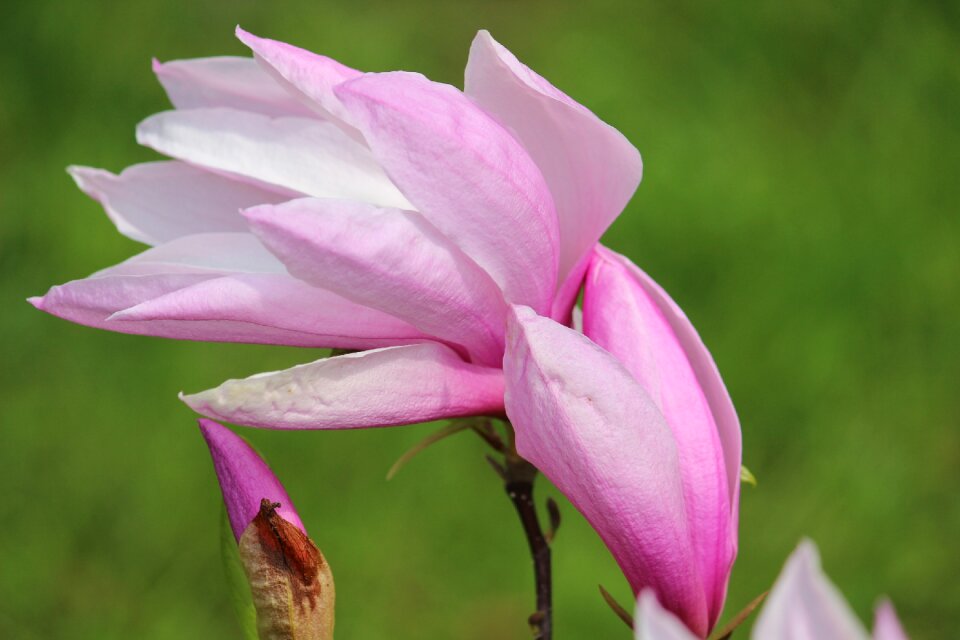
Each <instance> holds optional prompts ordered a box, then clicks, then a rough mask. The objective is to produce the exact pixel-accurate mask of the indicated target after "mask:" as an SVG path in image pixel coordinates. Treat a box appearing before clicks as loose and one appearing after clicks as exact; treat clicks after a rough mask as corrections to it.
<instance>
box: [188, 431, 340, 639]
mask: <svg viewBox="0 0 960 640" xmlns="http://www.w3.org/2000/svg"><path fill="white" fill-rule="evenodd" d="M200 431H201V432H202V433H203V437H204V439H205V440H206V441H207V445H208V446H209V447H210V456H211V457H212V458H213V466H214V469H215V470H216V472H217V479H218V480H219V481H220V489H221V491H222V492H223V502H224V504H225V505H226V508H227V516H228V518H229V519H230V528H231V529H232V531H233V534H234V537H235V538H236V540H237V544H238V545H239V550H240V560H241V564H242V565H243V569H244V572H245V573H246V575H247V580H248V582H249V584H250V591H251V593H252V596H253V603H254V606H255V607H256V612H257V631H258V634H259V637H260V638H264V639H268V638H277V639H278V640H279V639H280V638H297V639H298V640H331V638H333V624H334V602H335V597H336V596H335V591H334V586H333V575H332V574H331V573H330V565H328V564H327V562H326V559H325V558H324V557H323V554H322V553H321V552H320V550H319V549H318V548H317V546H316V545H315V544H314V543H313V541H312V540H311V539H310V538H308V537H307V533H306V530H305V528H304V526H303V523H302V522H301V521H300V516H298V515H297V512H296V510H295V509H294V508H293V504H292V503H291V502H290V498H289V497H288V496H287V492H286V491H285V490H284V488H283V485H281V484H280V481H279V480H277V478H276V476H274V475H273V472H272V471H270V468H269V467H268V466H267V464H266V463H265V462H264V461H263V460H262V459H261V458H260V456H258V455H257V453H256V452H255V451H254V450H253V449H252V448H251V447H250V445H248V444H247V443H246V442H244V441H243V439H242V438H240V437H239V436H237V435H236V434H235V433H233V432H232V431H230V430H229V429H227V428H226V427H224V426H223V425H220V424H218V423H216V422H213V421H212V420H201V421H200Z"/></svg>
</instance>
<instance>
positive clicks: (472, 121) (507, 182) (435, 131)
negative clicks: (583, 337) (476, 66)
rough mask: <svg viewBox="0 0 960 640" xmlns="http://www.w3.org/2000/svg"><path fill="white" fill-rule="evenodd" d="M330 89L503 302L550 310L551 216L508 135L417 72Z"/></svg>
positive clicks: (528, 164)
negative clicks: (488, 279)
mask: <svg viewBox="0 0 960 640" xmlns="http://www.w3.org/2000/svg"><path fill="white" fill-rule="evenodd" d="M335 92H336V95H337V97H339V98H340V100H341V101H342V102H343V104H344V106H345V107H346V108H347V109H348V111H349V113H350V121H351V122H352V124H354V125H355V126H356V127H358V128H359V129H360V130H361V131H362V132H363V135H364V137H365V138H366V140H367V142H368V143H369V144H370V147H371V149H373V152H374V154H375V155H376V157H377V159H378V160H379V161H380V163H381V164H382V165H383V167H384V168H385V169H386V171H387V173H388V174H389V175H390V177H391V178H392V179H393V181H394V182H395V183H396V184H397V186H398V187H400V190H401V191H403V193H404V195H405V196H407V197H408V198H409V199H410V201H411V202H413V203H414V205H416V208H417V210H418V211H420V212H421V213H422V214H423V215H424V216H425V217H426V218H427V219H428V220H429V221H430V222H431V223H432V224H434V225H436V227H437V228H438V229H440V230H441V231H443V232H444V233H445V234H447V235H448V236H449V237H450V238H451V239H452V240H453V241H454V242H456V243H457V244H458V245H459V246H460V247H461V248H462V249H463V250H464V251H465V252H466V253H467V254H468V255H469V256H470V257H472V258H473V259H474V260H476V261H477V263H478V264H480V266H482V267H483V268H484V269H486V270H487V271H488V272H489V273H490V275H491V276H493V279H494V280H495V281H496V282H497V283H498V284H499V285H500V287H501V288H502V289H503V291H504V294H505V296H506V299H507V300H508V301H510V302H522V303H525V304H529V305H531V306H533V307H534V308H536V309H539V310H545V309H549V306H550V302H551V300H552V297H553V293H554V289H555V286H556V268H557V242H558V240H557V226H556V214H555V212H554V208H553V201H552V198H551V196H550V192H549V190H548V189H547V185H546V183H545V182H544V180H543V176H542V175H540V171H539V170H538V169H537V167H536V165H535V164H534V163H533V161H532V160H531V159H530V156H529V155H527V153H526V151H525V150H524V149H523V147H522V146H520V144H519V143H518V142H517V141H516V140H515V139H514V138H513V136H511V135H510V134H509V133H507V131H506V130H504V129H503V127H501V126H500V125H499V124H497V122H496V121H495V120H493V119H492V118H491V117H490V116H489V115H487V114H486V113H484V112H483V111H482V110H481V109H479V108H478V107H476V106H475V105H474V104H473V103H472V102H471V101H470V99H469V98H467V97H466V96H465V95H463V94H462V93H461V92H460V91H458V90H456V89H455V88H453V87H451V86H449V85H445V84H439V83H435V82H430V81H429V80H427V79H426V78H424V77H423V76H421V75H418V74H412V73H403V72H395V73H378V74H367V75H364V76H361V77H360V78H357V79H356V80H351V81H350V82H347V83H344V84H341V85H339V86H337V87H336V89H335Z"/></svg>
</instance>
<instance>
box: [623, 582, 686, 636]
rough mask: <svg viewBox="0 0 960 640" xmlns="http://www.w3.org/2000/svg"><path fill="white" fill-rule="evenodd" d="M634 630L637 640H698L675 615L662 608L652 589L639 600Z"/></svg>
mask: <svg viewBox="0 0 960 640" xmlns="http://www.w3.org/2000/svg"><path fill="white" fill-rule="evenodd" d="M633 629H634V634H635V635H634V637H635V638H636V640H697V637H696V636H695V635H693V634H692V633H690V630H689V629H687V628H686V627H685V626H684V625H683V623H682V622H680V620H679V619H678V618H677V617H676V616H675V615H673V614H672V613H670V612H669V611H667V610H666V609H664V608H663V607H661V606H660V603H659V602H658V601H657V596H656V594H655V593H654V592H653V591H651V590H650V589H644V590H643V591H641V592H640V597H639V598H637V612H636V615H635V616H634V618H633Z"/></svg>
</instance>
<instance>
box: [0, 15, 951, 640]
mask: <svg viewBox="0 0 960 640" xmlns="http://www.w3.org/2000/svg"><path fill="white" fill-rule="evenodd" d="M585 4H586V3H574V2H505V1H503V2H479V1H477V2H465V3H442V2H437V3H427V2H413V3H403V4H401V3H397V2H370V1H365V0H354V1H352V2H349V3H343V4H339V5H333V4H325V3H321V2H316V1H314V2H306V1H298V2H275V3H267V2H253V1H251V0H232V1H231V2H225V1H213V2H203V3H196V2H186V1H184V0H177V1H163V2H159V1H154V2H146V1H140V0H136V1H133V0H131V1H129V2H125V3H113V2H106V1H103V0H87V1H85V2H27V1H25V0H14V2H13V3H10V4H8V5H5V9H4V18H3V20H2V21H0V80H2V84H0V87H2V88H0V305H2V307H0V308H2V312H0V335H2V336H3V337H2V344H0V349H2V351H0V362H2V367H0V428H2V435H0V438H2V439H0V487H2V494H0V495H2V499H0V522H2V523H3V524H2V526H0V558H2V560H0V636H2V637H4V638H23V639H33V638H37V639H40V638H43V639H49V638H71V639H74V638H81V639H86V638H94V639H114V638H117V639H120V638H124V639H126V638H139V639H143V640H151V639H161V638H230V637H235V635H236V627H235V626H234V624H235V623H234V620H233V619H232V613H231V611H230V608H229V605H228V602H227V589H226V587H225V584H224V580H223V577H222V570H221V565H220V557H219V553H218V549H217V544H218V535H217V527H218V526H219V520H218V518H219V514H220V505H219V496H218V489H217V487H216V484H215V482H214V477H213V472H212V469H211V466H210V464H209V459H208V455H207V452H206V450H205V448H204V446H203V443H202V441H201V438H200V436H199V433H198V432H197V430H196V427H195V423H194V419H193V416H192V415H191V412H190V411H188V410H187V409H186V408H185V407H184V406H182V405H181V404H180V403H179V402H178V401H177V399H176V395H175V394H176V392H177V391H180V390H181V389H185V390H198V389H202V388H207V387H209V386H212V385H214V384H216V383H218V382H220V381H222V380H224V379H226V378H229V377H239V376H244V375H248V374H251V373H254V372H257V371H263V370H270V369H276V368H280V367H286V366H289V365H292V364H294V363H298V362H303V361H308V360H311V359H314V358H315V357H318V355H321V354H320V353H318V352H304V351H303V350H295V349H282V348H272V347H254V346H244V345H213V344H194V343H180V342H173V341H167V340H159V339H152V338H142V337H132V336H124V335H116V334H109V333H106V332H101V331H96V330H92V329H87V328H83V327H79V326H74V325H70V324H68V323H65V322H62V321H59V320H56V319H54V318H52V317H48V316H45V315H43V314H40V313H38V312H36V311H34V310H33V309H32V308H31V307H30V306H29V305H27V304H26V303H25V302H24V298H26V297H27V296H29V295H34V294H38V293H41V292H43V291H45V290H46V288H47V287H48V286H49V285H51V284H54V283H60V282H64V281H66V280H69V279H73V278H77V277H81V276H84V275H86V274H88V273H90V272H92V271H94V270H96V269H99V268H101V267H104V266H106V265H109V264H112V263H114V262H117V261H119V260H121V259H123V258H125V257H127V256H129V255H131V254H132V253H133V252H135V251H137V250H138V249H139V247H138V246H137V245H135V243H133V242H131V241H128V240H126V239H125V238H122V237H121V236H119V235H118V234H117V233H115V231H114V230H113V229H112V227H111V225H110V223H109V222H108V221H107V219H106V217H105V216H103V215H102V213H101V212H100V210H99V207H98V206H97V205H96V204H95V203H94V202H92V201H90V200H89V199H87V198H86V197H84V196H83V195H82V194H81V193H79V191H77V190H76V189H75V188H74V186H73V185H72V183H71V181H70V180H69V178H68V177H67V176H66V174H65V173H64V170H63V169H64V167H65V166H66V165H67V164H70V163H82V164H88V165H93V166H102V167H106V168H108V169H111V170H115V171H117V170H120V169H122V168H123V167H124V166H126V165H129V164H132V163H135V162H139V161H144V160H148V159H151V158H153V157H154V154H153V153H152V152H150V151H148V150H145V149H142V148H139V147H137V145H136V144H135V142H134V140H133V127H134V125H135V124H136V122H137V121H139V120H140V119H141V118H143V117H145V116H147V115H149V114H150V113H152V112H155V111H159V110H162V109H165V108H167V103H166V101H165V99H164V96H163V94H162V92H161V90H160V88H159V86H158V85H157V83H156V82H155V81H154V79H153V77H152V74H151V73H150V68H149V62H150V57H151V56H157V57H158V58H160V59H163V60H166V59H173V58H185V57H197V56H205V55H216V54H236V55H245V54H246V50H245V49H244V47H242V46H241V45H240V44H239V43H238V42H236V41H235V40H234V39H233V36H232V31H233V26H234V25H235V24H237V23H240V24H242V25H243V26H244V27H245V28H247V29H249V30H251V31H253V32H254V33H258V34H261V35H265V36H270V37H274V38H278V39H283V40H288V41H291V42H294V43H296V44H299V45H301V46H305V47H307V48H311V49H314V50H316V51H319V52H323V53H326V54H328V55H331V56H333V57H336V58H338V59H340V60H342V61H344V62H345V63H347V64H350V65H352V66H355V67H359V68H363V69H368V70H387V69H394V68H402V69H411V70H418V71H422V72H424V73H426V74H428V75H429V76H431V77H433V78H435V79H437V80H441V81H446V82H451V83H454V84H460V83H461V79H462V69H463V66H464V63H465V60H466V53H467V48H468V45H469V42H470V39H471V38H472V36H473V34H474V32H475V31H476V30H477V29H478V28H481V27H484V28H488V29H490V30H491V31H492V32H493V34H494V36H495V37H497V38H498V39H500V40H501V41H502V42H503V43H504V44H506V45H507V46H508V47H510V48H511V49H512V50H513V51H514V52H515V53H516V54H517V55H518V56H519V57H520V58H521V59H522V60H524V61H525V62H527V63H528V64H529V65H530V66H532V67H533V68H534V69H536V70H538V71H539V72H541V73H542V74H543V75H545V76H546V77H548V78H549V79H551V80H552V81H553V82H554V83H555V84H556V85H558V86H559V87H561V88H562V89H563V90H565V91H567V92H568V93H569V94H571V95H572V96H574V97H576V98H577V99H578V100H580V101H582V102H583V103H584V104H586V105H587V106H589V107H590V108H591V109H593V110H594V111H595V112H596V113H598V114H599V115H600V116H601V117H603V118H604V119H606V120H607V121H609V122H610V123H612V124H613V125H615V126H616V127H618V128H619V129H621V130H622V131H623V132H624V133H625V134H626V135H627V137H629V138H630V139H631V140H632V141H633V142H634V143H635V144H636V145H637V146H638V147H639V149H640V150H641V152H642V153H643V156H644V160H645V176H644V181H643V184H642V185H641V187H640V189H639V191H638V193H637V195H636V196H635V198H634V199H633V201H632V202H631V204H630V206H629V207H628V209H627V211H626V212H625V214H624V215H623V216H622V218H621V219H620V220H619V221H618V222H617V223H616V225H615V226H614V228H613V229H612V230H611V231H610V233H609V234H608V235H607V238H606V240H607V242H608V243H609V244H610V245H612V246H613V247H614V248H616V249H618V250H620V251H623V252H625V253H627V254H628V255H629V256H630V257H632V258H633V259H634V260H635V261H636V262H638V263H639V264H640V265H642V266H643V267H644V268H645V269H647V270H648V271H649V272H650V273H651V274H652V275H653V276H654V277H656V278H657V279H658V280H659V281H660V282H661V283H662V284H663V285H664V286H665V287H666V288H667V289H668V290H669V291H670V292H672V294H673V295H674V296H675V298H676V299H677V301H678V302H679V303H680V304H681V305H682V306H683V307H684V308H685V309H686V311H687V312H688V314H689V316H690V317H691V318H692V319H693V321H694V323H695V324H696V325H697V327H698V328H699V330H700V332H701V334H702V336H703V337H704V339H705V341H706V342H707V344H708V345H709V346H710V347H711V349H712V351H713V353H714V355H715V357H716V359H717V361H718V363H719V365H720V368H721V371H722V372H723V374H724V377H725V380H726V382H727V385H728V386H729V388H730V391H731V393H732V395H733V398H734V401H735V403H736V405H737V407H738V411H739V413H740V417H741V420H742V423H743V435H744V459H745V462H746V464H747V465H748V466H749V467H750V468H751V469H752V470H753V472H754V473H755V474H756V476H757V477H758V478H759V486H758V487H757V488H749V487H747V488H745V490H744V495H743V500H742V504H743V508H742V518H741V522H742V527H741V552H740V558H739V560H738V563H737V566H736V569H735V571H734V575H733V581H732V584H731V588H730V597H729V600H728V613H730V612H732V611H734V610H736V609H737V608H739V606H742V605H743V604H745V603H746V602H747V601H748V600H749V599H750V598H752V597H753V596H754V595H755V594H757V593H758V592H760V591H761V590H763V589H765V588H766V587H768V586H769V585H770V583H771V581H772V580H773V579H774V577H775V576H776V574H777V573H778V571H779V569H780V566H781V564H782V562H783V560H784V558H785V557H786V556H787V554H788V553H789V552H790V551H791V550H792V549H793V547H794V545H795V544H796V543H797V541H798V540H799V539H800V538H801V537H802V536H810V537H812V538H813V539H814V540H815V541H816V542H817V543H818V544H819V546H820V548H821V551H822V554H823V559H824V564H825V567H826V569H827V571H828V572H829V574H830V575H831V576H832V577H833V579H834V580H835V582H836V583H837V584H838V585H839V587H840V588H841V589H842V590H843V591H844V592H845V593H846V595H847V597H848V598H849V600H850V602H851V603H852V605H853V606H854V608H855V609H856V610H857V612H858V613H859V614H860V615H861V616H862V617H864V618H867V617H869V616H870V615H871V613H870V612H871V609H872V606H873V604H874V602H875V599H876V598H877V596H879V595H880V594H888V595H890V596H891V597H892V598H893V600H894V601H895V603H896V605H897V607H898V609H899V611H900V613H901V614H902V617H903V619H904V621H905V624H906V626H907V628H908V630H909V631H910V632H911V633H912V635H913V637H914V638H920V639H922V638H954V637H957V633H958V631H960V580H958V579H957V576H958V575H960V552H958V548H957V541H958V540H960V499H958V490H960V431H958V422H960V400H958V381H960V341H958V331H957V324H958V320H957V318H958V314H960V289H958V274H960V246H958V240H960V234H958V231H960V228H958V227H960V218H958V202H960V180H958V178H957V170H958V168H960V117H958V114H960V64H958V60H960V38H958V35H960V11H958V9H957V5H956V4H955V3H949V2H916V1H912V2H907V1H904V2H899V1H887V0H874V1H871V2H853V1H840V2H827V1H825V0H824V1H821V0H816V1H812V2H804V3H797V4H794V5H791V4H787V3H773V2H758V3H744V2H729V3H692V2H684V1H681V2H673V3H653V2H646V1H644V2H622V3H616V2H593V3H589V9H586V8H584V6H585ZM430 428H431V427H428V426H417V427H408V428H397V429H392V430H386V429H385V430H379V431H366V432H355V433H279V432H266V431H255V430H245V431H244V435H247V436H248V437H249V438H250V439H251V440H252V441H253V442H254V443H255V444H256V445H257V446H258V447H259V448H260V449H261V450H262V451H263V452H264V453H265V454H266V455H267V456H268V457H269V459H270V461H271V462H272V464H273V465H274V466H275V468H276V469H277V470H278V472H279V474H280V475H281V477H282V478H283V479H284V481H285V482H286V484H287V487H288V489H289V491H290V493H291V495H292V496H293V497H294V499H295V501H296V502H297V504H298V507H299V509H300V512H301V514H302V515H303V517H304V519H305V521H306V523H307V525H308V527H309V529H310V531H311V532H312V534H313V535H314V537H315V539H316V540H317V541H318V543H319V544H320V545H321V547H322V548H323V549H324V551H325V552H326V554H327V556H328V558H329V559H330V561H331V563H332V565H333V567H334V569H335V571H336V576H337V585H338V611H337V614H338V616H337V617H338V635H339V637H341V638H346V639H348V640H363V639H371V640H379V639H381V638H391V639H393V640H403V639H407V638H410V639H412V638H419V639H422V638H458V639H460V638H465V639H473V638H476V639H480V638H524V637H527V636H526V634H525V629H524V625H523V623H522V621H523V619H524V618H525V616H526V614H527V613H528V612H529V610H530V608H531V600H532V589H531V582H532V579H531V576H530V570H529V567H528V565H527V553H526V549H525V547H524V542H523V541H522V539H521V536H520V534H519V530H518V529H519V527H518V525H517V523H516V522H515V520H514V515H513V514H512V512H511V507H510V504H509V502H508V501H507V500H506V498H505V497H504V496H502V495H501V490H500V488H499V486H498V484H497V482H496V480H495V478H494V477H493V476H492V474H491V473H490V471H489V470H488V469H487V468H486V466H485V464H484V462H483V460H482V459H481V451H482V450H481V446H480V444H479V443H478V442H475V441H474V440H472V439H470V437H469V436H460V437H458V438H456V439H452V440H449V441H446V442H444V443H442V444H440V445H438V446H436V447H435V448H434V449H432V450H430V451H428V452H427V453H426V454H424V455H423V456H422V458H420V459H418V460H417V461H416V462H415V463H414V464H412V465H411V466H409V467H408V468H407V469H405V470H404V471H403V472H402V473H401V474H400V475H399V476H398V477H397V478H396V479H395V480H394V481H392V482H390V483H386V482H385V481H384V480H383V476H384V473H385V471H386V469H387V468H388V467H389V465H390V463H391V462H392V461H393V460H394V459H395V458H396V457H397V456H398V455H399V454H400V453H401V452H402V451H403V450H405V449H406V448H407V447H408V446H409V445H411V444H412V443H413V442H414V441H416V440H418V439H419V438H421V437H422V436H423V435H424V434H426V433H427V432H428V431H429V430H430ZM544 493H546V491H544V490H541V495H543V494H544ZM562 504H563V507H564V513H565V515H566V518H565V523H564V525H563V527H562V529H561V531H560V535H559V538H558V540H557V542H556V546H555V558H556V605H557V627H558V629H559V632H558V637H559V638H561V639H563V638H583V637H594V638H624V639H625V638H627V637H628V634H627V633H626V631H625V629H623V628H622V627H621V624H620V622H619V621H617V620H616V619H615V618H614V617H613V616H612V615H611V614H610V612H609V611H607V610H606V607H605V605H604V604H603V603H602V601H601V600H600V598H599V596H598V595H597V590H596V584H597V583H598V582H603V583H604V584H606V585H607V586H608V588H610V589H611V590H612V591H613V592H614V593H616V594H617V595H618V596H619V597H620V598H621V599H622V600H626V599H627V597H628V589H627V587H626V585H625V584H624V581H623V579H622V578H621V577H620V576H619V574H618V572H617V570H616V567H615V566H614V564H613V562H612V560H611V559H610V558H609V557H608V555H607V554H606V552H605V550H604V549H603V547H602V546H601V545H600V544H599V542H598V541H597V540H596V538H595V537H594V535H593V534H592V532H591V531H590V530H589V528H588V527H587V526H586V525H585V524H584V523H583V522H582V521H581V520H580V519H579V518H578V516H577V515H576V514H575V512H574V511H573V510H572V508H571V507H569V505H566V504H565V503H562Z"/></svg>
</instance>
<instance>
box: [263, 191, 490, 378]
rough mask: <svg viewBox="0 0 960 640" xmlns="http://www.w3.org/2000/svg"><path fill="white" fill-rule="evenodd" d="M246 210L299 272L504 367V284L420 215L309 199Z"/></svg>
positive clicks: (268, 241)
mask: <svg viewBox="0 0 960 640" xmlns="http://www.w3.org/2000/svg"><path fill="white" fill-rule="evenodd" d="M245 215H246V216H247V218H248V219H249V220H250V224H251V228H252V229H253V231H254V232H255V233H257V234H258V235H259V236H260V237H261V238H262V239H263V241H264V243H266V245H267V246H268V247H269V248H270V250H271V251H273V253H274V254H275V255H277V256H278V257H279V258H280V259H281V260H282V261H283V262H284V263H285V264H286V266H287V268H288V269H289V270H290V273H292V274H293V275H294V276H295V277H297V278H300V279H301V280H305V281H306V282H309V283H311V284H314V285H317V286H320V287H323V288H325V289H329V290H331V291H335V292H337V293H339V294H340V295H342V296H344V297H345V298H349V299H350V300H353V301H354V302H357V303H359V304H363V305H366V306H369V307H373V308H377V309H381V310H383V311H385V312H389V313H391V314H392V315H394V316H396V317H398V318H402V319H404V320H406V321H407V322H409V323H410V324H412V325H413V326H416V327H417V328H418V329H420V330H421V331H423V332H425V333H427V334H430V335H433V336H436V337H438V338H441V339H443V340H445V341H449V342H453V343H456V344H459V345H462V346H464V347H466V349H467V350H468V351H469V352H470V353H471V354H472V355H473V356H474V359H475V360H476V361H478V362H481V363H483V364H487V365H491V366H497V367H499V366H500V363H501V361H502V360H503V332H504V319H505V317H506V306H505V305H504V302H503V298H502V296H501V293H500V291H499V289H498V288H497V286H496V284H495V283H494V282H493V280H491V279H490V276H488V275H487V273H486V272H485V271H483V269H481V268H480V267H479V266H477V264H476V263H475V262H473V261H472V260H471V259H470V258H469V257H467V255H466V254H464V253H463V252H462V251H461V250H460V249H458V248H457V247H456V245H454V244H453V243H451V242H450V241H449V240H448V239H447V238H446V237H445V236H444V235H443V234H442V233H440V232H439V231H438V230H437V229H436V228H435V227H434V226H433V225H431V224H430V223H429V222H427V221H426V220H425V219H424V218H423V216H421V215H420V214H418V213H415V212H412V211H402V210H400V209H379V208H377V207H373V206H371V205H365V204H362V203H355V202H349V201H345V200H320V199H310V198H307V199H302V200H293V201H291V202H288V203H286V204H283V205H280V206H265V207H256V208H254V209H250V210H248V211H246V212H245Z"/></svg>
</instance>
